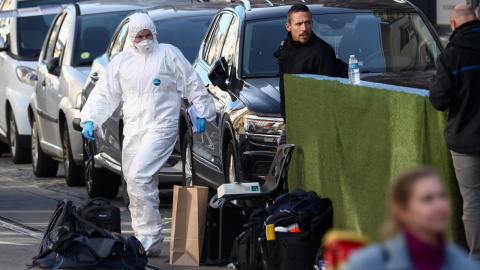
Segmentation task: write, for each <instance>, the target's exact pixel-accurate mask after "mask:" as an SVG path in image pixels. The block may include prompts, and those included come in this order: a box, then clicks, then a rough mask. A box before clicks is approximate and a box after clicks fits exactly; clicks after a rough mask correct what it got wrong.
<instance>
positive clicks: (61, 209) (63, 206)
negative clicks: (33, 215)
mask: <svg viewBox="0 0 480 270" xmlns="http://www.w3.org/2000/svg"><path fill="white" fill-rule="evenodd" d="M74 212H75V206H73V202H72V201H71V200H68V199H64V200H63V201H62V200H59V201H58V202H57V208H56V209H55V211H54V212H53V215H52V216H51V217H50V221H49V222H48V227H47V229H46V230H45V233H44V234H43V237H42V241H41V242H40V247H39V249H38V252H39V253H41V252H42V248H43V242H44V241H45V239H46V238H47V235H48V234H49V233H50V232H51V231H52V230H53V229H54V228H55V227H56V226H57V225H55V224H54V223H55V221H56V220H57V219H59V218H60V217H61V215H62V214H63V213H64V216H63V219H64V221H65V220H66V219H67V216H68V215H69V214H70V213H74Z"/></svg>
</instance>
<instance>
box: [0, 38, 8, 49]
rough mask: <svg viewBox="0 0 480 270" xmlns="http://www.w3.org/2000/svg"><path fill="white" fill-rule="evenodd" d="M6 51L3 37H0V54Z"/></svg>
mask: <svg viewBox="0 0 480 270" xmlns="http://www.w3.org/2000/svg"><path fill="white" fill-rule="evenodd" d="M6 49H7V44H5V40H4V39H3V37H0V52H3V51H5V50H6Z"/></svg>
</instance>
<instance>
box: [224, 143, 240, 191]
mask: <svg viewBox="0 0 480 270" xmlns="http://www.w3.org/2000/svg"><path fill="white" fill-rule="evenodd" d="M234 147H235V146H234V144H233V140H230V142H229V143H228V146H227V153H226V155H225V159H226V160H225V183H235V182H237V181H238V176H239V175H240V174H239V172H238V165H237V164H238V162H237V158H236V156H235V151H234Z"/></svg>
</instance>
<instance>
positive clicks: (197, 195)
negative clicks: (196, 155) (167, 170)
mask: <svg viewBox="0 0 480 270" xmlns="http://www.w3.org/2000/svg"><path fill="white" fill-rule="evenodd" d="M207 204H208V187H201V186H192V187H182V186H174V187H173V209H172V241H171V243H170V264H171V265H183V266H199V265H200V256H201V255H202V247H203V239H204V234H205V219H206V214H207Z"/></svg>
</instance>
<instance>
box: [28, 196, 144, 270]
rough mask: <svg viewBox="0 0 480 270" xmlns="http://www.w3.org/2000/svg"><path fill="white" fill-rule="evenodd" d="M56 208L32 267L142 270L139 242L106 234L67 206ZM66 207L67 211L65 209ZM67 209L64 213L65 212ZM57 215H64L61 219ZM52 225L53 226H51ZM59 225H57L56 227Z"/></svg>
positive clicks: (142, 250)
mask: <svg viewBox="0 0 480 270" xmlns="http://www.w3.org/2000/svg"><path fill="white" fill-rule="evenodd" d="M65 202H67V203H63V202H62V204H60V203H59V206H58V207H57V210H56V211H55V214H54V217H55V218H54V217H52V220H51V224H54V223H55V224H57V226H55V227H54V228H53V229H51V228H52V227H53V226H50V224H49V229H48V230H47V231H46V232H45V236H44V239H43V240H42V243H41V247H40V253H39V254H38V255H37V256H35V257H34V258H33V266H38V267H40V268H47V269H99V268H104V269H145V267H146V265H147V263H148V260H147V256H146V253H145V250H144V248H143V246H142V244H141V243H140V241H139V240H138V239H137V238H135V237H134V236H130V237H128V238H127V237H125V236H123V235H121V234H119V233H116V232H110V231H108V230H106V229H103V228H101V227H99V226H97V225H95V224H93V223H92V222H90V221H88V220H86V219H84V218H82V217H81V216H80V215H79V214H78V213H77V212H76V211H75V208H74V207H71V202H70V201H68V200H65ZM65 205H66V206H69V207H68V208H66V207H65ZM64 209H67V210H68V211H65V210H64ZM57 213H65V215H60V216H62V218H61V219H59V218H57V216H59V215H58V214H57ZM52 221H55V222H52ZM60 223H61V224H60Z"/></svg>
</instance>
